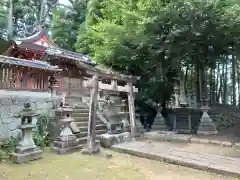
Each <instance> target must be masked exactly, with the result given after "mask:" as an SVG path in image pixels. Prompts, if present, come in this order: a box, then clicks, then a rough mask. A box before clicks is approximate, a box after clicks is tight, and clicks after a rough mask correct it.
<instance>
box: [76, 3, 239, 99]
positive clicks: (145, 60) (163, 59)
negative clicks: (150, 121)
mask: <svg viewBox="0 0 240 180" xmlns="http://www.w3.org/2000/svg"><path fill="white" fill-rule="evenodd" d="M100 7H101V9H100V12H101V16H98V18H97V19H95V20H97V21H96V22H94V23H93V24H90V25H89V24H88V25H87V28H86V31H85V33H86V34H85V36H86V37H87V38H88V42H89V43H88V46H89V47H90V50H91V55H92V57H93V59H94V60H95V61H96V62H98V63H100V64H105V65H107V66H109V67H111V68H114V69H117V70H119V71H121V72H124V73H129V74H133V75H138V76H141V81H140V82H139V84H138V86H139V88H140V89H141V93H139V95H140V97H141V98H143V99H149V98H150V99H153V100H154V101H158V102H164V101H165V100H167V99H169V97H170V95H171V94H172V90H173V84H174V82H175V78H176V77H179V74H180V72H181V71H182V67H184V66H185V65H187V64H188V65H191V66H194V67H196V68H197V67H198V68H199V67H200V69H204V68H207V67H208V68H210V67H213V68H214V64H215V62H216V60H218V59H221V57H222V56H225V55H228V54H229V53H230V52H229V51H230V49H229V47H230V46H231V45H233V44H237V43H239V37H240V36H239V32H240V27H239V25H240V21H239V19H240V13H239V10H240V8H239V5H237V4H235V3H232V2H231V1H228V0H179V1H174V0H168V1H166V0H144V1H143V0H135V1H134V0H133V1H131V2H129V1H128V0H105V1H103V2H101V4H100ZM77 43H78V41H77ZM76 47H77V45H76ZM77 50H79V51H81V49H78V48H77Z"/></svg>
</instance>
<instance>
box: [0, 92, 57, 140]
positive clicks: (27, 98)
mask: <svg viewBox="0 0 240 180" xmlns="http://www.w3.org/2000/svg"><path fill="white" fill-rule="evenodd" d="M57 99H58V100H59V99H60V97H59V96H58V97H57ZM25 102H29V103H31V107H32V109H33V110H36V112H37V113H39V114H40V115H50V113H51V107H52V101H51V94H50V93H49V92H30V91H9V90H0V139H1V138H3V139H5V138H10V137H14V138H18V137H19V136H20V135H21V131H20V130H19V129H18V127H19V125H20V122H21V119H20V118H16V117H14V116H15V115H17V114H18V113H19V112H20V111H21V110H22V109H23V107H24V106H23V105H24V103H25ZM33 123H36V120H35V121H34V122H33Z"/></svg>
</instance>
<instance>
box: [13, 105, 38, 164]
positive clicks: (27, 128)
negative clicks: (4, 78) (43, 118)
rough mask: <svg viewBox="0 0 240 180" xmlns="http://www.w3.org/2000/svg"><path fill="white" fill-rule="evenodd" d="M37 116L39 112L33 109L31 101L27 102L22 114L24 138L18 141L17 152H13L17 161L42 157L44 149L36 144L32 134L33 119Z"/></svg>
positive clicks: (21, 126) (21, 127) (14, 159)
mask: <svg viewBox="0 0 240 180" xmlns="http://www.w3.org/2000/svg"><path fill="white" fill-rule="evenodd" d="M37 116H38V114H36V113H35V112H34V111H33V110H32V109H31V107H30V103H25V104H24V109H23V110H22V112H21V114H20V117H21V125H20V129H21V131H22V139H21V141H20V142H19V143H18V145H17V147H16V151H15V153H13V154H12V160H13V161H14V162H15V163H24V162H27V161H32V160H36V159H40V158H42V151H41V150H40V149H39V148H38V147H37V146H36V145H35V143H34V141H33V135H32V134H33V128H35V125H34V124H32V121H33V118H36V117H37Z"/></svg>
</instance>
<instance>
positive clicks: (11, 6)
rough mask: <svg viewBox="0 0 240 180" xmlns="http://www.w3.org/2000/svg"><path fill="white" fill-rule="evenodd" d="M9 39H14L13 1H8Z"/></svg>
mask: <svg viewBox="0 0 240 180" xmlns="http://www.w3.org/2000/svg"><path fill="white" fill-rule="evenodd" d="M8 40H13V2H12V0H9V1H8Z"/></svg>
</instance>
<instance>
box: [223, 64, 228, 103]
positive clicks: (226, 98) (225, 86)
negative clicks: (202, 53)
mask: <svg viewBox="0 0 240 180" xmlns="http://www.w3.org/2000/svg"><path fill="white" fill-rule="evenodd" d="M223 69H224V71H223V72H224V74H223V75H224V76H223V77H224V82H223V83H224V86H223V100H224V103H223V104H227V103H228V88H227V81H228V73H227V62H225V63H224V68H223Z"/></svg>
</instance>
